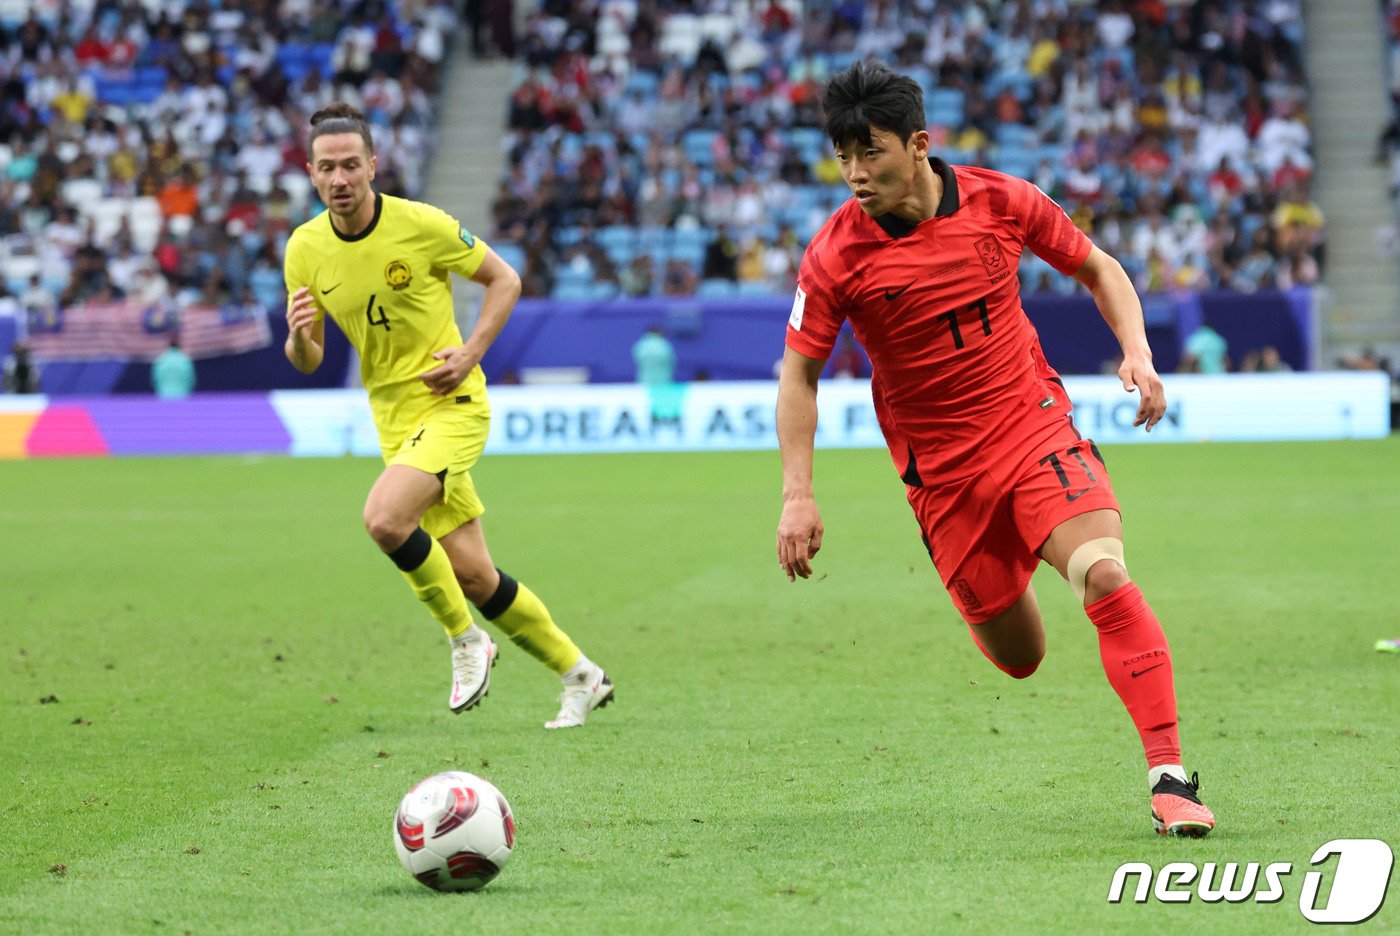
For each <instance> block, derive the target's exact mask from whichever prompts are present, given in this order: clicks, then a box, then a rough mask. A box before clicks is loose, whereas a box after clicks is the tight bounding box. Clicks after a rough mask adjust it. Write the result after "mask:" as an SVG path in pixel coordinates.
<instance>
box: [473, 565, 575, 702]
mask: <svg viewBox="0 0 1400 936" xmlns="http://www.w3.org/2000/svg"><path fill="white" fill-rule="evenodd" d="M497 571H499V570H497ZM479 610H480V611H481V613H482V615H483V616H484V617H485V618H486V620H488V621H490V622H491V623H492V624H495V625H496V626H497V627H499V628H500V629H501V630H502V631H504V632H505V634H506V636H507V637H509V638H510V639H511V642H512V643H513V644H515V645H516V646H517V647H520V648H521V649H522V650H524V651H525V652H526V653H528V654H530V656H532V657H534V658H535V659H537V660H539V661H540V662H541V663H543V664H544V665H545V666H548V667H549V668H550V669H552V670H554V672H556V673H558V674H559V675H560V676H562V675H564V673H566V672H567V671H568V670H569V669H570V668H571V667H573V665H574V664H575V663H577V662H578V661H579V657H580V656H581V655H582V654H581V653H580V652H579V649H578V647H577V646H575V645H574V642H573V641H572V640H570V639H569V635H568V634H566V633H564V632H563V631H561V630H560V629H559V627H558V625H556V624H555V623H554V618H552V617H550V616H549V609H548V608H546V607H545V606H544V602H542V601H540V599H539V598H537V597H535V593H534V592H532V591H530V589H528V588H526V587H525V586H524V585H521V584H520V583H519V582H517V581H516V580H515V579H513V578H511V577H510V576H509V575H506V574H505V573H504V572H501V584H500V585H499V586H498V587H497V588H496V594H494V595H492V596H491V598H490V600H488V601H487V602H486V603H484V604H482V605H480V606H479Z"/></svg>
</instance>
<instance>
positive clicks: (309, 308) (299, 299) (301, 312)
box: [287, 286, 316, 344]
mask: <svg viewBox="0 0 1400 936" xmlns="http://www.w3.org/2000/svg"><path fill="white" fill-rule="evenodd" d="M315 324H316V300H315V299H313V298H312V297H311V290H310V289H309V288H308V287H306V286H303V287H301V288H300V289H298V290H297V291H296V292H294V293H292V301H291V302H289V303H287V327H288V328H289V329H291V332H292V340H293V341H294V342H296V343H297V344H305V343H306V342H308V341H310V340H311V337H312V335H313V332H312V330H311V329H312V326H314V325H315Z"/></svg>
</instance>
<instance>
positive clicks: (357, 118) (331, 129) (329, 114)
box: [306, 101, 374, 160]
mask: <svg viewBox="0 0 1400 936" xmlns="http://www.w3.org/2000/svg"><path fill="white" fill-rule="evenodd" d="M331 133H358V134H359V135H360V139H362V140H364V141H365V150H366V151H367V152H368V153H370V155H373V154H374V138H373V137H371V136H370V133H369V122H368V121H366V120H365V115H364V114H362V113H360V112H359V111H357V110H356V109H355V108H353V107H351V106H350V105H349V104H346V103H345V102H344V101H335V102H334V103H332V104H330V105H328V106H326V107H323V108H321V109H320V110H318V111H317V112H316V113H314V114H312V115H311V136H310V138H308V139H307V141H306V158H307V159H308V160H309V159H311V151H312V147H313V146H314V144H315V143H316V138H317V137H319V136H326V135H327V134H331Z"/></svg>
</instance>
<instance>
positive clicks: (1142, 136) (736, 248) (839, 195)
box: [494, 0, 1324, 298]
mask: <svg viewBox="0 0 1400 936" xmlns="http://www.w3.org/2000/svg"><path fill="white" fill-rule="evenodd" d="M1301 41H1302V29H1301V13H1300V9H1299V3H1298V0H1203V2H1200V3H1193V4H1182V3H1170V2H1165V0H1133V2H1128V0H1102V2H1097V3H1091V2H1084V0H1015V2H1007V3H999V2H990V0H904V2H898V0H836V2H829V3H806V4H801V5H799V4H797V3H795V2H791V0H752V2H744V0H735V2H724V0H719V2H712V3H706V4H696V3H692V2H688V0H646V2H634V0H596V2H580V3H567V2H563V0H544V2H543V3H542V4H541V6H540V8H539V10H538V12H536V13H534V14H533V15H532V16H531V17H530V18H529V21H528V24H527V28H526V31H525V35H524V37H523V41H522V42H521V51H520V56H519V62H520V72H521V78H520V81H519V83H518V85H517V86H516V87H515V89H514V91H513V93H512V97H511V105H510V114H509V128H510V133H509V136H508V140H507V146H508V153H509V159H508V168H507V173H506V176H505V178H503V179H502V180H501V183H500V188H499V191H498V193H497V196H496V199H495V203H494V220H495V225H496V231H495V243H496V245H498V249H501V250H503V251H505V253H506V255H507V257H508V259H510V260H512V262H514V263H516V264H517V266H519V268H520V269H521V270H522V272H523V274H524V277H525V283H526V293H527V295H537V296H538V295H554V296H556V297H569V298H603V297H608V296H612V295H618V294H622V295H648V294H662V295H677V294H688V293H691V292H699V293H700V294H702V295H715V296H723V295H734V294H747V293H774V292H787V291H790V289H791V288H792V284H793V281H794V276H795V270H796V266H797V264H798V262H799V259H800V256H801V252H802V245H803V244H804V243H805V241H806V239H807V238H808V237H810V236H811V234H812V233H814V232H815V230H816V228H817V227H818V226H819V225H820V224H821V222H822V221H823V220H824V219H825V217H826V216H827V215H828V214H829V213H830V212H831V210H832V209H833V208H834V207H836V206H837V205H839V204H840V202H841V201H842V200H843V199H844V198H845V196H846V192H845V189H844V187H843V186H842V185H841V184H840V173H839V165H838V163H837V162H836V160H835V159H834V157H833V156H832V154H831V152H830V150H831V147H830V145H829V143H828V142H827V141H826V140H825V138H824V136H823V135H822V132H821V129H820V127H821V115H820V100H819V97H820V92H821V87H822V83H823V82H824V81H825V79H826V78H827V77H828V76H829V75H830V74H832V72H833V71H834V70H836V69H839V68H841V67H843V66H845V65H846V64H848V63H850V62H851V61H854V60H855V59H857V58H859V57H866V56H877V57H880V58H882V59H884V60H886V61H887V62H889V63H890V64H892V65H895V66H896V67H898V68H900V69H901V70H903V71H905V72H906V73H907V74H910V75H911V76H913V77H915V78H916V79H917V80H919V81H920V83H921V84H922V85H923V86H924V88H925V89H926V110H927V116H928V119H929V127H930V131H931V133H932V134H933V137H934V152H935V153H936V154H939V155H941V156H943V157H944V158H946V159H947V160H948V161H950V162H953V163H967V164H974V165H983V166H989V167H991V168H995V169H1000V170H1002V171H1005V172H1009V173H1012V174H1015V175H1018V176H1022V177H1024V178H1028V179H1032V180H1034V181H1035V182H1036V183H1037V184H1039V185H1040V187H1041V188H1042V189H1044V190H1045V191H1046V192H1048V193H1049V194H1050V195H1051V196H1052V197H1054V198H1055V199H1057V200H1058V201H1060V202H1061V203H1062V204H1063V205H1064V206H1065V207H1066V209H1067V211H1069V212H1070V214H1071V216H1072V217H1073V218H1074V220H1075V221H1076V223H1078V224H1079V225H1080V226H1081V227H1082V228H1084V229H1085V230H1087V231H1089V232H1090V233H1092V234H1093V236H1094V237H1095V239H1096V240H1097V241H1098V242H1099V243H1100V244H1101V245H1102V246H1103V247H1104V248H1105V249H1107V250H1108V251H1110V252H1111V253H1113V254H1115V255H1116V256H1118V257H1119V258H1120V259H1121V260H1122V261H1123V262H1124V265H1125V266H1126V267H1127V268H1128V269H1129V271H1130V273H1131V274H1132V275H1133V277H1134V279H1135V281H1136V283H1137V285H1138V287H1139V288H1140V289H1142V290H1167V289H1173V288H1189V289H1198V288H1210V287H1217V288H1227V289H1237V290H1245V291H1251V290H1255V289H1260V288H1268V287H1282V288H1286V287H1289V286H1292V285H1295V284H1298V285H1306V284H1310V283H1313V282H1316V281H1317V279H1318V277H1319V276H1320V275H1321V270H1322V264H1323V260H1324V238H1323V218H1322V213H1321V211H1320V210H1319V209H1318V207H1317V205H1316V204H1315V203H1314V202H1313V201H1312V200H1311V198H1310V197H1309V192H1308V189H1309V178H1310V174H1311V169H1312V157H1311V153H1310V147H1311V139H1310V132H1309V128H1308V122H1307V112H1306V104H1307V89H1306V86H1305V84H1304V81H1303V76H1302V64H1301ZM1021 273H1022V278H1023V280H1024V282H1025V284H1026V286H1027V287H1028V288H1030V289H1033V290H1035V289H1055V290H1072V289H1074V288H1076V284H1075V283H1073V281H1071V280H1068V279H1066V278H1063V277H1058V276H1053V275H1051V271H1050V269H1049V267H1048V266H1047V265H1045V264H1044V263H1043V262H1039V261H1037V260H1036V259H1035V258H1032V257H1027V259H1026V260H1025V262H1024V263H1023V266H1022V271H1021Z"/></svg>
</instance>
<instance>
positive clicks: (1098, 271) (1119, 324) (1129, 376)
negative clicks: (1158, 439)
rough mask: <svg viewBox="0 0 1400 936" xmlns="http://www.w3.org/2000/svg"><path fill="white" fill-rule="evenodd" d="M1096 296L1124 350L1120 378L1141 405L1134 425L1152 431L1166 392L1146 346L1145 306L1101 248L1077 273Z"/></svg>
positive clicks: (1159, 415) (1105, 318)
mask: <svg viewBox="0 0 1400 936" xmlns="http://www.w3.org/2000/svg"><path fill="white" fill-rule="evenodd" d="M1074 278H1075V279H1077V280H1078V281H1079V282H1081V283H1083V284H1084V286H1085V288H1087V289H1088V290H1089V293H1090V295H1092V296H1093V297H1094V304H1095V305H1097V306H1098V307H1099V314H1100V315H1102V316H1103V319H1104V321H1105V322H1107V323H1108V327H1109V328H1111V329H1113V334H1114V336H1115V337H1116V338H1117V339H1118V344H1119V346H1120V347H1121V348H1122V349H1123V363H1122V364H1121V365H1120V366H1119V368H1118V378H1119V379H1120V380H1122V381H1123V389H1124V390H1128V391H1132V390H1137V391H1138V393H1139V394H1140V397H1141V400H1140V402H1139V404H1138V411H1137V417H1136V418H1135V419H1134V420H1133V425H1134V426H1142V425H1146V426H1147V431H1148V432H1151V431H1152V427H1153V426H1155V425H1157V423H1158V421H1160V420H1161V418H1162V416H1163V415H1165V413H1166V411H1167V396H1166V391H1165V389H1164V388H1163V387H1162V378H1161V377H1159V376H1158V375H1157V369H1156V367H1154V366H1153V364H1152V348H1151V347H1150V346H1149V345H1148V343H1147V327H1146V325H1145V324H1144V323H1143V318H1142V303H1141V302H1140V301H1139V300H1138V295H1137V290H1135V289H1134V288H1133V281H1132V280H1130V279H1128V274H1127V273H1126V272H1124V270H1123V267H1122V265H1121V264H1120V263H1119V262H1118V261H1117V260H1115V259H1113V258H1112V257H1110V256H1109V255H1108V254H1106V253H1104V252H1103V251H1102V250H1100V249H1099V248H1098V247H1095V248H1093V249H1092V250H1091V251H1090V252H1089V258H1088V259H1087V260H1085V261H1084V265H1083V266H1081V267H1080V268H1079V270H1078V271H1077V272H1076V273H1075V274H1074Z"/></svg>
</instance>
